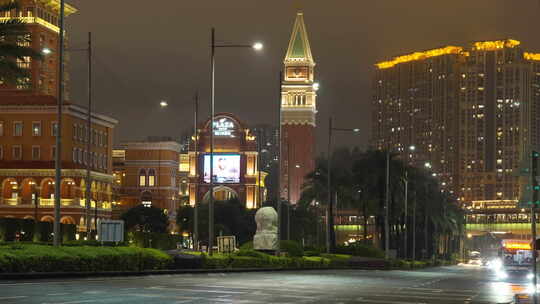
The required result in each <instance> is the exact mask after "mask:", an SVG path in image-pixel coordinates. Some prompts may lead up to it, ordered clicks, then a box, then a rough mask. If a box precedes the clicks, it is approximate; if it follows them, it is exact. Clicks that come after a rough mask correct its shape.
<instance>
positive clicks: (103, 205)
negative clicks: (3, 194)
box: [0, 197, 112, 209]
mask: <svg viewBox="0 0 540 304" xmlns="http://www.w3.org/2000/svg"><path fill="white" fill-rule="evenodd" d="M60 204H61V206H63V207H86V203H85V199H78V198H76V199H73V198H63V199H61V200H60ZM0 206H14V207H34V206H35V202H34V201H33V200H32V199H23V198H20V197H19V198H0ZM39 207H54V199H53V198H40V199H39ZM91 207H92V208H95V207H96V201H92V203H91ZM98 208H99V209H111V208H112V204H111V202H98Z"/></svg>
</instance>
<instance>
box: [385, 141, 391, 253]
mask: <svg viewBox="0 0 540 304" xmlns="http://www.w3.org/2000/svg"><path fill="white" fill-rule="evenodd" d="M389 202H390V150H386V195H385V201H384V257H385V259H389V258H390V231H389V230H390V224H389V222H388V216H389V214H390V212H389V210H388V209H389Z"/></svg>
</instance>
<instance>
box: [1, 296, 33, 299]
mask: <svg viewBox="0 0 540 304" xmlns="http://www.w3.org/2000/svg"><path fill="white" fill-rule="evenodd" d="M22 298H28V297H27V296H13V297H2V298H0V300H13V299H22Z"/></svg>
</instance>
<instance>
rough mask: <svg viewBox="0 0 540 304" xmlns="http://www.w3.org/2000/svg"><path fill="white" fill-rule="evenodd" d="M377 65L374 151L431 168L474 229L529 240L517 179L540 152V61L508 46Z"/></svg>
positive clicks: (431, 53)
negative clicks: (538, 149) (539, 149)
mask: <svg viewBox="0 0 540 304" xmlns="http://www.w3.org/2000/svg"><path fill="white" fill-rule="evenodd" d="M375 66H376V72H375V77H374V81H373V101H372V105H373V108H372V123H373V128H372V145H373V146H374V147H375V148H377V149H390V150H392V151H395V152H399V154H400V156H401V158H402V159H404V160H406V161H407V162H408V163H410V164H412V165H417V166H421V165H423V163H424V162H430V163H431V165H432V169H431V170H432V174H433V175H434V176H436V177H437V178H438V179H439V181H440V183H441V186H442V188H443V189H444V191H448V192H450V193H452V194H453V195H455V197H457V199H458V200H459V201H460V202H461V203H462V205H463V207H464V208H465V209H466V210H467V212H468V215H467V220H468V221H467V222H468V228H469V231H471V232H474V233H483V232H491V231H498V232H514V233H518V234H528V233H530V232H528V231H530V228H529V227H530V219H529V215H528V213H527V211H526V210H524V209H520V208H519V206H518V201H519V199H520V197H521V195H522V194H521V193H522V191H523V188H524V187H523V186H524V184H525V182H524V181H523V180H521V179H520V177H518V176H517V171H518V169H519V167H520V162H521V161H522V160H523V159H524V156H525V155H527V154H528V153H529V152H528V151H529V150H530V148H533V147H538V146H539V144H540V142H539V141H540V133H539V131H540V116H539V115H540V112H539V106H540V54H535V53H530V52H527V51H525V50H524V49H523V48H522V46H521V43H520V42H519V41H517V40H512V39H506V40H497V41H480V42H474V43H471V44H469V45H467V46H447V47H443V48H438V49H433V50H428V51H422V52H415V53H411V54H407V55H402V56H398V57H395V58H393V59H391V60H388V61H384V62H379V63H377V64H376V65H375ZM411 145H414V146H415V147H416V149H415V150H414V152H411V151H410V150H408V149H407V147H409V146H411ZM527 222H529V224H527Z"/></svg>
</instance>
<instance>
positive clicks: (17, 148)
mask: <svg viewBox="0 0 540 304" xmlns="http://www.w3.org/2000/svg"><path fill="white" fill-rule="evenodd" d="M12 158H13V160H22V146H21V145H14V146H13V147H12Z"/></svg>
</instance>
